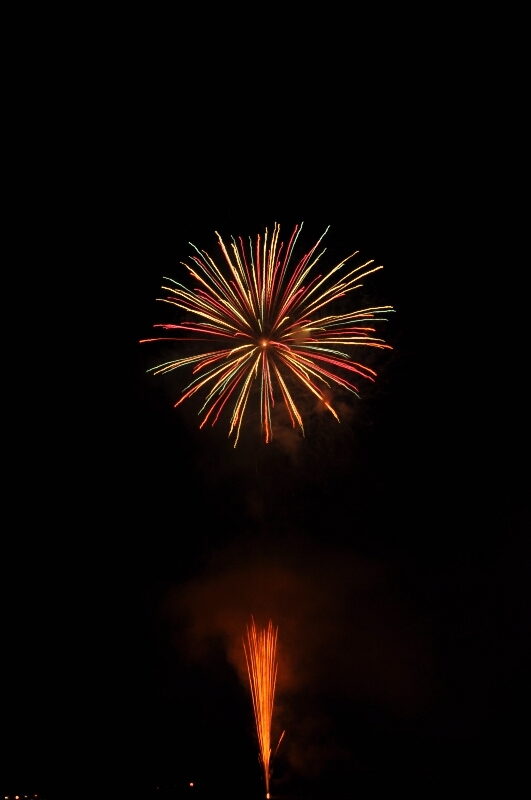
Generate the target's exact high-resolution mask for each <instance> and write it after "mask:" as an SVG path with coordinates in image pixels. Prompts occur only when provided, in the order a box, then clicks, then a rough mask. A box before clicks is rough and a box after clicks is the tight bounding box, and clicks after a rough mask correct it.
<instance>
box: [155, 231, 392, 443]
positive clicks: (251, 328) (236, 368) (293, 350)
mask: <svg viewBox="0 0 531 800" xmlns="http://www.w3.org/2000/svg"><path fill="white" fill-rule="evenodd" d="M301 229H302V224H301V225H300V226H298V225H296V226H295V230H294V231H293V233H292V235H291V238H290V241H289V243H288V246H287V248H286V249H285V250H284V244H283V242H281V243H280V244H279V235H280V226H279V225H278V224H276V223H275V226H274V229H273V234H272V236H271V237H269V234H268V230H267V228H266V231H265V235H264V237H263V241H262V240H261V237H260V236H259V235H258V236H257V237H256V242H255V244H254V246H253V242H252V240H251V239H250V238H249V246H248V248H247V249H246V247H245V245H244V242H243V240H242V239H241V237H239V240H238V241H239V244H238V243H237V242H236V240H235V239H234V238H232V244H231V248H232V254H231V253H230V252H229V249H227V247H226V245H225V243H224V241H223V239H222V238H221V236H220V235H219V233H217V231H216V233H217V236H218V243H219V245H220V248H221V251H222V253H223V257H224V259H225V262H226V266H227V267H228V270H229V273H230V278H228V277H227V276H225V275H224V274H223V272H222V270H221V269H220V268H219V267H218V266H217V265H216V264H215V262H214V261H213V259H212V258H211V257H210V256H209V255H208V253H206V252H204V251H200V250H198V249H197V248H196V247H195V246H194V245H192V247H194V250H195V254H194V255H192V256H191V260H192V261H193V264H194V266H193V267H192V266H190V265H189V264H184V262H182V263H183V264H184V266H185V267H187V269H188V271H189V273H190V275H191V276H192V278H193V279H194V280H195V281H197V283H198V284H199V286H198V287H197V288H195V290H193V291H192V290H190V289H187V288H186V287H185V286H184V285H183V284H180V283H178V282H177V281H174V280H172V279H171V278H166V279H165V280H168V281H169V282H170V284H171V285H170V286H163V287H162V288H163V289H165V290H166V291H168V292H170V294H169V295H168V296H167V297H165V298H160V300H161V302H164V303H169V304H170V305H173V306H177V307H178V308H180V309H182V310H184V311H185V312H186V313H188V314H192V315H193V316H194V317H196V318H197V319H196V320H194V321H185V322H182V323H181V324H180V325H177V324H164V323H162V324H158V325H155V327H157V328H159V327H160V328H163V329H165V330H179V331H183V332H185V333H186V334H187V335H186V336H182V337H172V336H164V337H157V338H153V339H142V340H141V341H142V342H153V341H182V340H185V341H194V342H198V341H199V342H208V343H210V347H209V346H208V345H207V346H206V348H205V349H206V352H204V353H203V354H201V355H196V356H189V357H186V358H178V359H175V360H172V361H167V362H164V363H163V364H159V365H158V366H156V367H153V368H151V369H150V370H148V372H153V373H154V374H155V375H157V374H159V373H162V374H165V373H167V372H171V371H172V370H174V369H178V368H179V367H183V366H191V365H194V367H193V374H194V375H195V374H198V377H196V378H194V379H193V380H192V382H191V383H189V384H188V386H186V387H185V389H184V390H183V395H182V397H181V398H180V400H178V401H177V403H175V405H176V406H178V405H180V404H181V403H182V402H183V401H184V400H185V399H186V398H187V397H190V396H191V395H193V394H195V392H197V391H199V390H200V389H203V388H205V387H207V386H208V387H209V388H208V393H207V397H206V400H205V401H204V404H203V406H202V408H201V409H200V411H199V414H201V413H202V412H205V416H204V418H203V420H202V422H201V424H200V427H203V425H204V424H205V423H206V422H207V420H208V419H209V418H212V425H214V424H215V423H216V421H217V420H218V418H219V416H220V413H221V411H222V410H223V408H224V407H225V405H226V403H227V401H228V400H229V398H230V397H232V400H233V402H234V406H233V408H232V416H231V419H230V424H229V436H230V435H231V434H232V432H233V431H236V435H235V441H234V447H236V445H237V443H238V437H239V434H240V428H241V424H242V420H243V417H244V414H245V410H246V407H247V402H248V400H249V397H250V395H251V390H252V382H253V380H254V379H255V378H257V377H260V419H261V426H262V430H263V433H264V438H265V441H266V442H269V441H271V439H272V438H273V426H272V415H271V411H272V408H273V407H274V405H275V390H274V382H273V376H274V377H275V379H276V382H277V391H278V388H280V394H281V396H282V399H283V400H284V403H285V405H286V408H287V410H288V412H289V416H290V418H291V422H292V425H293V427H294V428H295V427H296V425H297V424H298V425H299V427H300V428H301V431H302V433H303V435H304V428H303V424H302V417H301V414H300V413H299V411H298V409H297V405H296V403H295V401H294V399H293V396H292V392H293V388H292V386H289V387H288V380H289V379H290V377H291V378H295V379H296V380H298V381H300V382H301V383H302V385H303V386H305V387H306V389H308V390H309V391H310V392H312V393H313V394H314V395H315V396H316V397H318V398H319V399H320V400H321V401H322V402H323V403H324V405H325V406H326V408H328V410H329V411H330V412H331V413H332V414H333V415H334V417H335V418H336V419H337V420H338V422H339V416H338V415H337V412H336V411H335V410H334V408H333V407H332V405H331V403H330V402H329V398H328V397H327V396H326V395H325V393H324V389H323V384H324V386H325V387H327V388H328V389H329V388H331V386H332V384H335V385H336V386H340V387H342V388H343V389H347V390H348V391H350V392H353V393H354V394H355V395H356V396H359V395H358V389H357V387H356V386H355V384H353V383H351V382H350V380H347V378H346V377H344V376H343V375H338V374H337V373H336V371H333V372H332V371H331V370H330V368H332V369H334V370H345V371H346V372H347V373H349V372H350V373H357V374H358V375H359V376H361V377H363V378H365V379H367V380H370V381H374V378H375V376H376V373H375V372H374V370H372V369H369V367H366V366H364V365H362V364H359V363H358V362H356V361H353V360H351V357H350V355H349V354H348V353H346V352H343V350H337V349H335V348H332V347H330V346H329V345H342V346H343V347H345V346H347V347H353V346H354V347H357V346H366V347H379V348H387V349H391V348H390V345H387V344H385V343H384V341H383V340H382V339H378V338H376V337H374V336H373V335H372V334H374V332H375V329H374V327H371V326H369V325H367V324H365V323H371V324H372V323H374V322H385V321H386V320H385V316H382V314H385V313H388V312H392V311H393V309H392V307H391V306H374V307H371V308H365V309H361V310H358V311H351V312H349V313H346V314H330V313H326V312H324V314H325V315H324V316H321V317H318V316H317V312H318V311H319V310H320V309H323V308H324V307H325V306H327V305H329V304H330V303H333V302H334V301H335V300H338V299H339V298H341V297H344V296H345V295H346V294H348V293H349V292H352V291H354V290H355V289H359V288H361V286H362V285H363V284H362V283H361V281H362V279H363V278H365V277H366V276H368V275H370V274H372V273H373V272H377V271H378V270H380V269H382V267H381V266H377V267H374V266H372V264H373V263H374V262H373V261H367V262H366V263H365V264H362V265H361V266H359V267H355V268H354V269H351V270H349V271H348V272H347V274H346V275H343V277H341V278H339V279H338V278H337V277H333V276H334V275H335V273H337V272H339V271H340V270H341V269H342V268H343V267H344V266H345V264H346V263H347V262H348V261H349V260H350V259H351V258H353V256H355V255H357V251H356V253H352V254H351V255H350V256H348V257H347V258H345V259H343V261H341V262H340V263H339V264H337V265H336V266H335V267H333V268H332V269H331V270H329V271H328V272H326V273H325V274H323V275H316V276H315V277H314V278H313V279H311V280H310V281H309V283H308V284H307V285H305V284H304V282H305V280H306V278H308V276H309V275H310V273H311V270H312V269H313V268H314V267H315V265H316V264H317V263H318V261H319V259H320V258H321V256H322V255H323V253H324V252H325V250H322V252H320V253H318V254H317V255H315V251H316V250H317V248H318V246H319V244H320V243H321V241H322V239H323V237H324V235H325V234H326V231H327V230H328V228H327V229H326V231H325V233H324V234H323V236H321V238H320V239H319V240H318V241H317V243H316V244H315V245H314V247H312V249H311V250H310V251H309V252H308V253H306V255H304V256H303V257H302V258H301V260H300V261H299V263H298V264H297V265H296V266H295V267H294V269H293V270H291V273H290V269H289V263H290V259H291V257H292V255H293V249H294V246H295V243H296V241H297V238H298V236H299V233H300V231H301ZM282 252H284V256H283V258H282V257H281V253H282ZM312 259H313V260H312ZM190 334H202V335H199V336H190ZM218 343H222V346H220V347H219V348H218V346H217V345H218ZM212 346H213V347H215V348H216V349H214V350H212V349H211V347H212ZM325 364H327V365H330V368H327V367H325ZM207 367H209V369H207ZM291 382H292V383H293V381H291ZM237 389H239V391H235V390H237ZM213 412H216V413H213Z"/></svg>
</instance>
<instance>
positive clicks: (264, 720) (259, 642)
mask: <svg viewBox="0 0 531 800" xmlns="http://www.w3.org/2000/svg"><path fill="white" fill-rule="evenodd" d="M277 636H278V628H274V627H273V623H272V621H271V620H269V624H268V626H267V629H266V630H262V631H257V630H256V625H255V623H254V619H253V620H252V621H251V627H250V628H249V627H248V628H247V646H246V645H245V641H244V642H243V649H244V652H245V660H246V662H247V672H248V674H249V684H250V686H251V694H252V696H253V708H254V717H255V720H256V732H257V734H258V744H259V748H260V758H261V760H262V766H263V768H264V777H265V785H266V797H269V782H270V778H271V772H270V764H271V721H272V719H273V703H274V699H275V685H276V681H277V666H278V665H277V660H276V650H277ZM282 736H284V734H282ZM282 736H281V737H280V739H279V742H278V744H280V741H281V739H282ZM277 748H278V745H277Z"/></svg>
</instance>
